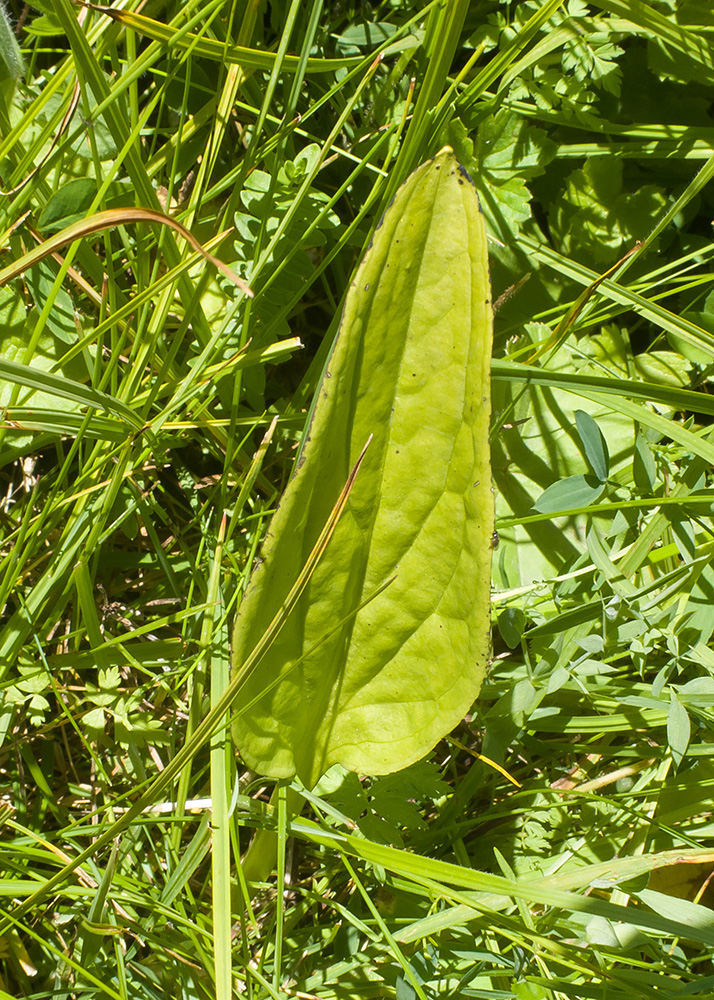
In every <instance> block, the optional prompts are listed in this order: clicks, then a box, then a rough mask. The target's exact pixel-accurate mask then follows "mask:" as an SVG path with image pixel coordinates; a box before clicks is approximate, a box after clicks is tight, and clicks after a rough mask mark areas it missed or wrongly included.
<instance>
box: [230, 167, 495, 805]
mask: <svg viewBox="0 0 714 1000" xmlns="http://www.w3.org/2000/svg"><path fill="white" fill-rule="evenodd" d="M489 298H490V297H489V283H488V266H487V252H486V234H485V228H484V224H483V217H482V216H481V213H480V211H479V205H478V199H477V197H476V193H475V191H474V189H473V187H472V185H471V183H470V182H469V178H468V176H467V175H466V174H465V173H464V171H463V170H462V169H461V168H460V167H459V165H458V163H457V161H456V159H455V157H454V155H453V153H452V151H451V150H450V149H448V148H447V149H444V150H442V152H441V153H439V155H438V156H437V157H435V158H434V159H433V160H431V161H430V162H428V163H426V164H424V165H423V166H422V167H420V168H419V169H418V170H417V171H415V173H414V174H413V175H412V176H411V177H410V178H409V179H408V181H407V182H406V184H405V185H404V186H403V187H402V188H401V189H400V190H399V191H398V193H397V195H396V197H395V200H394V202H393V204H392V205H391V207H390V208H389V209H388V211H387V213H386V215H385V217H384V219H383V221H382V223H381V225H380V226H379V227H378V229H377V231H376V233H375V236H374V240H373V243H372V245H371V247H370V249H369V251H368V253H367V255H366V257H365V259H364V261H363V262H362V264H361V265H360V268H359V269H358V271H357V273H356V276H355V279H354V281H353V284H352V286H351V288H350V292H349V295H348V299H347V302H346V305H345V312H344V315H343V319H342V324H341V328H340V332H339V335H338V338H337V340H336V343H335V346H334V348H333V351H332V354H331V357H330V359H329V362H328V365H327V368H326V370H325V372H324V375H323V378H322V381H321V383H320V386H319V388H318V394H317V400H316V405H315V408H314V413H313V416H312V418H311V420H310V422H309V425H308V427H307V430H306V433H305V437H304V444H303V450H302V453H301V455H300V458H299V460H298V467H297V471H296V473H295V475H294V477H293V479H292V480H291V482H290V484H289V486H288V489H287V491H286V493H285V496H284V498H283V501H282V503H281V505H280V507H279V509H278V511H277V513H276V514H275V516H274V518H273V521H272V524H271V527H270V531H269V533H268V537H267V540H266V543H265V546H264V550H263V561H262V563H261V564H260V565H259V566H258V568H257V569H256V571H255V572H254V574H253V577H252V580H251V583H250V585H249V588H248V590H247V592H246V595H245V598H244V600H243V603H242V605H241V608H240V610H239V615H238V620H237V623H236V632H235V639H234V664H235V666H236V667H238V668H239V667H240V665H241V664H242V663H243V661H244V660H245V659H246V657H247V655H248V654H249V653H250V651H251V650H252V649H253V648H254V647H255V646H256V644H257V643H258V641H259V639H260V638H261V636H262V635H263V633H264V632H265V631H266V629H267V627H268V624H269V623H270V622H271V621H272V620H273V618H274V616H275V615H276V613H277V612H278V609H279V608H280V607H281V605H282V604H283V602H284V601H285V598H286V596H287V594H288V591H289V590H290V587H291V586H292V584H293V582H294V581H295V580H296V579H297V577H298V575H299V573H300V571H301V569H302V567H303V564H304V563H305V559H306V556H307V554H308V553H309V552H310V551H311V549H312V547H313V546H314V544H315V541H316V539H317V538H318V536H319V534H320V532H321V530H322V528H323V525H324V524H325V523H326V521H327V519H328V515H329V513H330V511H331V510H332V507H333V505H334V503H335V500H336V498H337V496H338V494H339V493H340V490H341V489H342V487H343V485H344V483H345V481H346V480H347V477H348V474H349V471H350V469H351V468H352V467H353V466H354V464H355V461H356V459H357V456H358V455H359V454H360V452H361V450H362V449H363V448H364V445H365V443H366V442H367V441H368V440H369V439H370V438H371V443H370V445H369V447H368V449H367V453H366V457H365V459H364V463H363V465H362V468H361V471H360V473H359V475H358V477H357V480H356V484H355V486H354V488H353V491H352V493H351V495H350V497H349V500H348V501H347V508H346V510H345V513H344V514H343V516H342V519H341V520H340V522H339V524H338V525H337V528H336V530H335V533H334V536H333V538H332V541H331V542H330V545H329V547H328V549H327V552H326V554H325V555H324V556H323V558H322V560H321V562H320V563H319V565H318V566H317V569H316V570H315V572H314V574H313V576H312V578H311V580H310V582H309V584H308V585H307V587H306V588H305V590H304V592H303V593H302V596H301V597H300V600H299V602H298V604H297V607H296V609H295V610H294V611H293V613H292V615H291V616H290V618H289V619H288V621H287V623H286V625H285V626H284V627H283V629H282V631H281V632H280V634H279V635H278V637H277V639H276V640H275V642H274V643H273V644H272V646H271V647H270V649H269V650H268V652H267V654H266V655H265V656H264V658H263V660H262V661H261V663H260V666H259V669H258V670H256V671H254V673H253V674H252V676H251V677H249V679H248V681H247V683H246V685H245V687H244V688H243V691H242V693H241V704H242V705H243V706H246V707H247V711H245V712H243V713H242V714H241V715H240V716H239V717H238V719H237V720H236V721H235V723H234V728H233V733H234V737H235V740H236V742H237V744H238V746H239V748H240V750H241V752H242V753H243V755H244V756H245V758H246V760H247V761H248V762H249V763H250V766H251V767H253V768H255V769H256V770H258V771H261V772H263V773H267V774H270V775H273V776H276V777H282V776H289V775H291V774H293V773H295V772H296V771H297V773H298V774H299V775H300V777H301V779H302V780H303V782H304V783H305V784H306V785H307V786H312V785H314V783H315V781H316V780H317V779H318V778H319V777H320V776H321V775H322V774H324V773H325V771H326V770H327V769H328V767H329V766H330V765H331V764H333V763H341V764H343V765H344V766H346V767H348V768H351V769H354V770H358V771H363V772H367V773H373V774H381V773H388V772H390V771H394V770H397V769H399V768H402V767H405V766H407V765H408V764H410V763H412V762H413V761H415V760H418V759H419V758H420V757H422V756H423V755H424V754H425V753H426V752H427V751H428V750H430V749H431V747H432V746H433V745H434V744H435V742H436V741H437V740H438V739H439V738H441V737H442V736H443V735H444V734H445V733H447V732H448V731H449V730H450V729H451V728H452V727H453V726H454V725H455V724H456V723H457V722H458V721H459V720H460V719H461V718H462V717H463V715H464V713H465V712H466V711H467V710H468V708H469V706H470V705H471V703H472V702H473V699H474V697H475V696H476V694H477V693H478V689H479V687H480V684H481V680H482V678H483V673H484V668H485V661H486V657H487V655H488V644H489V627H488V603H489V587H490V560H491V535H492V531H493V499H492V493H491V471H490V461H489V449H488V423H489V411H490V392H489V362H490V353H491V306H490V300H489ZM390 581H391V583H390ZM385 584H388V585H387V586H386V589H384V590H382V591H381V592H379V593H378V595H377V596H376V597H375V596H374V595H375V594H377V592H378V591H380V588H383V587H384V586H385ZM372 598H373V599H372ZM365 601H368V602H369V603H367V604H366V606H364V607H361V609H360V606H361V605H362V604H364V602H365ZM358 609H360V610H358ZM317 644H319V645H317ZM271 685H272V686H271ZM269 686H271V687H270V689H269V690H267V691H266V688H268V687H269Z"/></svg>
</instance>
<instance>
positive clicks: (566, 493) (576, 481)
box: [533, 476, 605, 514]
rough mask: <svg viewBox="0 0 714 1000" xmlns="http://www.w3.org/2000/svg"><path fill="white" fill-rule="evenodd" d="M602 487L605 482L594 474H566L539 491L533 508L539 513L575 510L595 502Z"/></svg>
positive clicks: (600, 493) (603, 487)
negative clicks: (542, 490)
mask: <svg viewBox="0 0 714 1000" xmlns="http://www.w3.org/2000/svg"><path fill="white" fill-rule="evenodd" d="M604 489H605V484H604V483H602V482H601V481H600V480H599V479H597V478H596V477H595V476H566V478H565V479H561V480H560V482H557V483H553V485H552V486H549V487H548V489H547V490H545V492H543V493H541V495H540V496H539V497H538V499H537V500H536V502H535V503H534V504H533V509H534V510H537V511H538V513H539V514H557V513H558V511H561V510H577V509H579V508H581V507H587V506H589V504H591V503H595V501H596V500H597V499H598V497H600V496H601V495H602V491H603V490H604Z"/></svg>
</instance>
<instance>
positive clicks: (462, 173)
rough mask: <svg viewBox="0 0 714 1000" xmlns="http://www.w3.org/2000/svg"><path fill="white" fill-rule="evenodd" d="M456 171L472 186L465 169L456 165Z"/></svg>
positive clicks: (469, 176)
mask: <svg viewBox="0 0 714 1000" xmlns="http://www.w3.org/2000/svg"><path fill="white" fill-rule="evenodd" d="M458 171H459V173H460V174H461V176H462V177H463V178H464V180H467V181H468V182H469V184H473V180H472V179H471V174H470V173H469V172H468V170H467V169H466V167H462V166H461V164H460V163H459V165H458Z"/></svg>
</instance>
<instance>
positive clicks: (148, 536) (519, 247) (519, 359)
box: [0, 0, 714, 1000]
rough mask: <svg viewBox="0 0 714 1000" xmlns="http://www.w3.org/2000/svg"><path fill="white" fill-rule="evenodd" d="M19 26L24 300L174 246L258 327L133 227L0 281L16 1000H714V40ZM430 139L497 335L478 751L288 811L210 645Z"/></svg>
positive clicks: (347, 13) (255, 18) (2, 714)
mask: <svg viewBox="0 0 714 1000" xmlns="http://www.w3.org/2000/svg"><path fill="white" fill-rule="evenodd" d="M6 7H7V9H8V15H9V18H10V22H9V23H10V28H9V30H10V31H15V30H16V36H17V38H18V40H19V42H20V45H21V48H22V53H23V62H22V63H20V62H19V61H18V59H17V53H16V51H15V49H14V48H13V46H12V45H11V44H10V43H9V41H8V38H7V37H5V38H4V36H3V33H2V32H0V44H1V45H2V46H4V48H3V52H2V53H0V56H2V59H1V60H0V61H1V63H2V65H1V66H0V187H2V190H3V192H5V194H4V196H3V197H2V199H0V233H1V234H2V241H1V243H0V246H1V247H2V248H3V253H2V257H0V268H5V269H7V268H9V267H10V266H11V264H12V262H13V261H16V260H19V259H20V258H21V257H22V256H23V254H25V253H28V252H30V251H31V250H33V249H34V248H35V247H36V246H37V245H38V243H46V242H47V241H48V240H50V239H52V237H53V236H54V235H55V234H56V233H57V232H59V231H61V230H62V229H63V228H64V227H66V226H68V225H70V224H72V223H74V222H77V221H79V220H84V219H91V218H92V217H93V216H94V215H95V214H96V213H98V212H102V211H106V210H110V209H114V210H122V209H123V210H125V213H126V214H125V219H128V218H129V216H130V214H131V213H133V212H134V210H135V209H137V208H143V209H151V210H153V211H164V210H168V211H169V212H170V214H171V216H172V217H173V218H174V219H175V220H177V221H178V222H180V223H181V224H182V225H183V226H185V227H186V228H187V229H189V230H190V232H191V233H192V234H193V235H194V237H195V238H196V239H198V240H199V241H200V243H201V244H202V245H203V246H204V247H205V248H206V249H207V250H210V252H211V253H213V254H216V255H218V256H219V257H220V259H221V260H222V261H224V263H225V264H227V265H228V266H229V267H230V268H231V270H232V271H233V272H234V273H236V274H237V275H239V276H240V277H241V278H243V279H245V280H246V281H247V282H248V284H249V285H250V287H251V289H252V290H253V292H254V297H252V298H250V297H248V296H246V295H245V294H243V293H242V292H241V291H240V290H239V289H238V288H237V287H236V285H235V284H234V283H232V282H231V281H230V280H229V279H228V278H226V277H225V276H224V275H223V274H222V273H220V272H217V271H216V269H215V268H214V267H213V266H212V265H211V264H210V263H209V262H207V260H206V259H205V257H204V256H202V255H201V254H199V253H197V252H196V251H195V250H194V249H192V247H191V246H190V245H188V244H187V243H186V242H185V241H184V240H182V238H181V237H180V235H178V234H177V233H175V232H173V231H172V230H170V229H169V228H167V227H164V226H158V225H153V224H149V223H142V222H139V223H133V222H128V221H127V222H126V224H125V225H115V226H113V227H112V228H107V229H103V230H101V231H100V232H95V233H93V234H92V235H91V236H88V237H87V238H85V239H83V240H80V241H75V242H73V243H72V244H68V245H65V246H62V247H61V248H60V247H57V248H56V249H55V253H54V255H52V256H47V257H45V258H44V259H43V260H42V262H40V263H38V264H35V265H34V266H33V267H31V268H28V269H27V270H26V271H25V272H24V274H23V275H22V276H16V277H13V278H10V279H8V280H7V281H6V283H5V284H4V285H3V286H2V287H0V406H2V414H0V477H1V484H2V490H1V495H2V497H3V501H2V506H1V509H0V532H1V533H2V543H1V546H2V547H1V549H0V552H1V554H2V561H1V562H0V609H2V622H1V628H0V683H1V684H2V692H3V698H2V701H1V702H0V785H2V805H0V818H1V819H2V822H3V837H2V840H1V841H0V895H1V896H2V913H1V914H0V962H1V963H2V967H1V968H0V990H1V991H2V992H1V993H0V995H1V996H9V997H25V996H27V997H30V996H31V997H33V998H39V997H57V998H70V997H72V998H74V997H81V998H85V997H86V998H94V997H97V998H99V997H121V998H131V1000H135V998H147V1000H148V998H160V997H161V998H163V997H165V996H167V995H169V996H173V997H176V998H181V1000H184V998H186V1000H188V998H194V997H196V998H204V997H206V998H207V997H216V998H219V1000H226V998H227V997H230V996H232V995H233V994H236V993H240V994H243V993H245V994H247V995H249V996H251V997H255V998H262V997H281V996H302V997H319V998H320V1000H323V998H325V1000H328V998H333V997H334V998H351V997H360V998H361V997H365V998H368V997H374V998H382V997H396V998H397V1000H412V998H413V997H419V998H423V997H427V998H432V997H436V996H442V995H443V996H465V997H484V998H494V1000H496V998H517V1000H531V998H548V1000H551V998H558V1000H560V998H566V997H575V998H578V1000H580V998H590V997H592V998H595V1000H632V998H648V1000H649V998H652V1000H654V998H660V1000H661V998H675V997H676V998H679V997H683V996H687V997H689V996H702V997H706V996H710V995H711V994H712V991H713V990H714V965H713V963H712V954H713V953H714V896H713V895H712V890H711V888H710V885H709V878H710V876H711V873H712V871H714V826H713V825H712V821H711V812H712V806H711V801H712V788H713V787H714V768H713V767H712V764H711V762H710V757H711V746H712V742H713V741H714V715H713V706H714V654H713V653H712V652H711V649H710V640H711V635H712V632H713V631H714V576H713V575H712V569H711V555H712V515H713V513H714V511H713V510H712V504H713V503H714V495H713V494H712V493H711V467H712V465H713V464H714V436H713V434H712V430H711V418H712V412H713V408H712V403H711V398H710V377H711V373H712V371H714V296H712V294H711V287H712V277H713V271H712V258H713V256H714V254H713V250H712V246H713V244H712V231H711V225H712V219H714V198H713V197H712V193H711V185H710V184H709V180H710V178H711V175H712V172H714V126H712V124H711V118H710V114H709V110H710V106H711V94H712V84H713V83H714V62H713V61H712V55H711V45H710V42H711V39H712V36H713V35H714V15H713V14H712V13H711V12H710V10H709V7H708V5H707V4H702V3H697V2H695V0H691V2H684V3H681V2H680V3H675V2H674V0H659V2H640V0H599V2H592V3H581V2H579V0H548V2H544V0H532V2H531V0H528V2H522V3H518V4H514V3H510V2H505V0H504V2H500V0H490V2H480V0H473V2H471V3H466V2H464V0H459V2H450V3H448V4H446V5H445V6H443V7H440V6H439V5H438V4H436V3H431V4H423V5H421V6H420V7H419V9H417V8H416V7H415V5H414V4H410V3H406V2H403V0H391V2H384V3H382V4H377V3H375V4H356V3H352V4H350V3H347V4H343V3H340V4H338V3H321V2H317V0H315V2H310V3H306V4H305V3H304V4H300V3H297V2H295V3H292V4H289V5H288V4H283V3H272V4H270V5H269V7H268V8H266V6H265V5H259V6H257V7H256V6H254V5H252V4H250V3H240V2H228V0H203V2H201V3H198V2H197V0H185V2H182V3H178V2H172V0H170V2H167V3H158V2H154V3H147V4H145V5H143V6H142V5H141V4H139V3H135V2H134V0H129V2H128V3H124V4H121V5H120V4H114V8H115V11H114V16H112V17H109V16H106V14H105V13H103V12H102V11H101V10H98V9H96V10H95V9H91V8H87V7H84V8H82V7H80V6H75V5H73V4H71V3H69V2H66V0H61V2H59V3H54V2H53V3H49V2H47V0H43V2H41V3H40V2H39V0H38V2H37V3H36V4H35V5H33V6H32V7H31V8H30V7H28V8H25V7H24V5H23V4H21V3H19V2H16V0H8V2H7V3H6ZM78 17H79V20H78ZM142 18H143V19H144V20H142ZM146 19H148V21H147V20H146ZM3 38H4V40H3ZM378 52H381V53H382V58H381V60H378V61H376V60H375V56H376V55H377V53H378ZM16 79H17V83H16V84H15V83H14V81H15V80H16ZM446 143H449V144H450V145H452V146H453V147H454V149H455V151H456V153H457V155H458V156H459V158H460V159H461V161H462V162H463V163H464V165H465V166H466V167H467V169H468V170H469V171H470V173H471V175H472V177H473V178H474V181H475V183H476V186H477V188H478V191H479V194H480V197H481V200H482V205H483V209H484V213H485V216H486V220H487V226H488V230H489V233H490V236H491V240H492V243H491V251H492V256H491V269H492V280H493V286H494V300H500V305H499V308H498V311H497V314H496V339H495V350H494V365H493V375H494V381H493V394H494V414H493V437H492V447H493V451H492V458H493V472H494V484H495V488H496V511H497V525H498V528H499V533H500V544H499V545H498V548H496V549H495V551H494V563H493V588H494V589H493V620H494V655H493V661H492V664H491V667H490V670H489V674H488V678H487V682H486V684H485V686H484V689H483V691H482V694H481V696H480V697H479V699H478V702H477V704H476V705H475V706H474V708H473V714H472V715H471V716H469V717H468V718H467V719H466V720H465V721H464V723H463V725H462V726H461V727H460V728H459V730H458V731H457V732H455V733H454V740H455V742H451V741H450V740H445V741H443V742H442V743H441V744H440V745H439V746H438V747H436V748H435V750H434V752H433V754H432V755H431V756H430V758H429V759H428V760H426V761H423V762H421V763H419V764H417V765H414V766H413V767H412V768H409V769H407V770H406V771H404V772H401V773H398V774H396V775H392V776H386V777H382V778H375V779H360V778H358V777H357V776H355V775H351V774H344V773H342V772H340V771H339V770H336V769H333V771H331V772H330V773H329V774H328V775H327V776H326V778H325V779H324V780H323V782H321V783H320V785H318V787H317V788H316V789H315V790H314V791H313V792H312V793H308V794H307V796H306V799H307V802H306V806H305V808H304V809H303V812H302V814H301V815H299V816H296V815H294V813H293V792H292V791H291V790H290V789H286V788H284V787H281V788H279V789H278V791H277V792H276V793H275V795H273V796H272V799H271V795H272V793H273V788H272V786H271V784H270V783H269V782H265V781H262V780H261V778H260V777H259V776H257V775H254V774H251V773H249V772H248V771H247V770H246V769H245V768H244V766H243V765H242V763H241V761H240V759H237V758H236V755H235V752H234V750H233V747H232V743H231V741H230V739H229V738H228V736H227V729H226V724H227V705H226V697H225V692H226V689H227V687H228V683H229V662H230V657H229V638H228V637H229V630H230V625H231V623H232V620H233V617H234V614H235V610H236V606H237V604H238V602H239V599H240V595H241V592H242V589H243V588H244V586H245V583H246V579H247V574H248V573H249V571H250V568H251V566H252V564H253V561H254V559H255V556H256V554H257V550H258V546H259V544H260V541H261V538H262V536H263V533H264V529H265V526H266V521H267V519H268V517H269V515H270V513H271V511H272V510H274V508H275V505H276V503H277V500H278V498H279V496H280V493H281V492H282V490H283V488H284V486H285V483H286V480H287V477H288V476H289V474H290V470H291V465H292V460H293V457H294V454H295V448H296V445H297V443H298V441H299V437H300V433H301V430H302V427H303V424H304V420H305V414H306V412H307V408H308V407H309V405H310V402H311V399H312V394H313V391H314V388H315V385H316V382H317V378H318V377H319V374H320V372H321V370H322V366H323V363H324V359H325V356H326V352H327V351H328V350H329V347H330V344H331V342H332V338H333V335H334V332H335V329H336V325H337V322H338V320H339V315H340V310H341V304H342V302H343V298H344V295H345V293H346V290H347V287H348V284H349V280H350V276H351V274H352V272H353V270H354V268H355V266H356V264H357V262H358V260H359V259H360V256H361V254H362V252H363V250H364V248H365V247H366V246H367V245H368V243H369V240H370V238H371V234H372V232H373V230H374V228H375V226H376V225H377V223H378V221H379V218H380V216H381V214H382V212H383V211H384V209H385V207H386V205H387V204H388V203H389V201H390V200H391V198H392V197H393V194H394V191H395V190H396V188H397V187H398V185H399V184H401V183H402V182H403V181H404V180H405V178H406V177H407V175H408V174H409V173H410V171H411V170H412V169H414V168H415V167H416V166H417V165H418V164H420V163H421V162H423V161H424V160H425V159H427V158H428V157H429V156H431V155H433V154H434V153H435V152H437V151H438V149H439V148H441V146H443V145H444V144H446ZM633 249H634V253H632V254H631V255H630V256H629V257H628V258H627V259H626V260H623V262H622V264H621V265H620V266H619V268H617V267H616V265H617V263H618V261H620V260H621V259H622V258H624V257H625V255H626V254H628V252H629V251H632V250H633ZM603 275H606V277H605V278H604V279H603V280H601V281H599V280H598V279H599V278H601V277H602V276H603ZM524 279H526V280H524ZM577 411H582V412H584V413H586V414H588V415H589V416H590V418H592V419H591V420H590V421H588V420H587V418H583V417H582V416H581V417H580V418H579V419H578V418H577V417H576V413H577ZM593 422H594V423H593ZM595 426H596V428H598V429H599V434H600V435H601V436H602V438H601V437H599V436H598V432H597V431H596V430H593V427H595ZM602 439H604V440H605V441H606V444H607V452H606V453H605V452H604V451H603V449H602V447H601V444H599V442H601V440H602ZM546 491H547V494H546ZM588 491H589V492H588ZM209 713H210V714H209ZM207 720H208V721H207ZM479 755H480V756H479ZM489 761H491V762H493V763H495V764H496V765H498V767H500V768H502V769H504V770H505V771H506V772H507V774H504V773H503V771H501V770H498V769H497V768H494V767H493V766H491V764H490V763H489ZM508 775H510V777H511V778H512V779H514V781H509V778H508ZM514 782H515V783H514ZM211 805H212V807H211ZM145 807H146V808H145ZM256 829H257V830H262V831H273V832H274V836H275V843H276V844H277V857H278V862H277V871H276V873H275V874H273V875H271V877H270V878H269V880H268V881H267V882H266V883H259V884H258V885H257V886H253V888H252V889H249V888H248V886H247V884H246V880H245V878H246V877H245V872H244V871H243V868H242V867H241V865H240V858H241V856H242V855H244V854H245V851H246V849H247V848H248V845H249V843H250V840H251V836H252V833H253V831H254V830H256ZM78 859H80V860H78ZM246 870H247V872H248V875H249V876H250V875H251V874H252V870H251V868H250V863H249V862H247V863H246Z"/></svg>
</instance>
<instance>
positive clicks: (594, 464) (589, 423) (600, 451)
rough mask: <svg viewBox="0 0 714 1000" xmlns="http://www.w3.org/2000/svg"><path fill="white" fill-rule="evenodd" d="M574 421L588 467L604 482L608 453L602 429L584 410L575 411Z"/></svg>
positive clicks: (607, 469) (608, 469)
mask: <svg viewBox="0 0 714 1000" xmlns="http://www.w3.org/2000/svg"><path fill="white" fill-rule="evenodd" d="M575 423H576V425H577V428H578V434H579V435H580V440H581V441H582V443H583V448H584V449H585V457H586V458H587V460H588V463H589V464H590V468H591V469H592V470H593V473H594V475H595V476H596V477H597V478H598V479H599V480H600V481H601V482H605V480H606V479H607V477H608V475H609V472H610V455H609V453H608V450H607V441H606V440H605V438H604V437H603V435H602V431H601V430H600V428H599V427H598V425H597V424H596V423H595V421H594V420H593V418H592V417H591V416H590V414H589V413H587V412H586V411H585V410H576V411H575Z"/></svg>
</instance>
